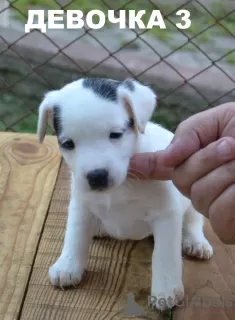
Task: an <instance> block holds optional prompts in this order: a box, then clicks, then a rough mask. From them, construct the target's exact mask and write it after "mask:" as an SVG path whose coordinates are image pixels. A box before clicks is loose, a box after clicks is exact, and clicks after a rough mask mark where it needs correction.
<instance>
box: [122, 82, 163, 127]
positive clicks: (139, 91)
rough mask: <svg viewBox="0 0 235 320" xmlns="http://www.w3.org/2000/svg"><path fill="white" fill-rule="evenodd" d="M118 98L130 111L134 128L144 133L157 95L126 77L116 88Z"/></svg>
mask: <svg viewBox="0 0 235 320" xmlns="http://www.w3.org/2000/svg"><path fill="white" fill-rule="evenodd" d="M117 94H118V97H119V99H120V100H121V102H122V103H124V104H125V106H126V107H127V108H128V111H129V112H131V114H132V116H133V120H134V122H135V126H136V128H137V129H138V130H139V131H140V132H141V133H144V131H145V126H146V124H147V122H148V121H149V120H150V119H151V117H152V114H153V111H154V109H155V106H156V102H157V96H156V94H155V93H154V92H153V91H152V89H150V88H149V87H147V86H145V85H142V84H141V83H140V82H138V81H134V80H131V79H126V80H125V81H123V83H122V84H121V85H120V86H119V88H118V90H117Z"/></svg>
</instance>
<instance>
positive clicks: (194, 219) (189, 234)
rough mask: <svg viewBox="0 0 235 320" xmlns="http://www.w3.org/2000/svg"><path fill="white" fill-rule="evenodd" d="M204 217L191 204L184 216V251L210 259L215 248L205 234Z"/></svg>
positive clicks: (193, 255)
mask: <svg viewBox="0 0 235 320" xmlns="http://www.w3.org/2000/svg"><path fill="white" fill-rule="evenodd" d="M203 225H204V217H203V215H202V214H200V213H199V212H197V211H196V210H195V209H194V208H193V206H190V208H189V209H188V211H187V212H186V214H185V216H184V224H183V244H182V247H183V252H184V253H185V254H186V255H188V256H191V257H197V258H199V259H210V258H211V256H212V255H213V248H212V246H211V245H210V243H209V242H208V240H207V239H206V238H205V236H204V232H203Z"/></svg>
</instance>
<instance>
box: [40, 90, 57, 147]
mask: <svg viewBox="0 0 235 320" xmlns="http://www.w3.org/2000/svg"><path fill="white" fill-rule="evenodd" d="M57 94H58V90H54V91H50V92H48V93H47V94H46V95H45V97H44V99H43V101H42V102H41V104H40V106H39V112H38V125H37V135H38V141H39V143H42V142H43V140H44V137H45V134H46V128H47V123H48V121H50V124H52V118H53V106H54V105H55V104H56V97H57Z"/></svg>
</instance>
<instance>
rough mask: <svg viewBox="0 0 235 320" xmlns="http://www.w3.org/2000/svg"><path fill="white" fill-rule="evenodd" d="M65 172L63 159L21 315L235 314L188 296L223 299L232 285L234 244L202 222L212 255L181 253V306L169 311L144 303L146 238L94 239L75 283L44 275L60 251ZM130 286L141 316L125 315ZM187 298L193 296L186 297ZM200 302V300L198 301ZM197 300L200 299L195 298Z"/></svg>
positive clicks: (25, 318)
mask: <svg viewBox="0 0 235 320" xmlns="http://www.w3.org/2000/svg"><path fill="white" fill-rule="evenodd" d="M68 201H69V175H68V171H67V169H66V166H65V165H64V164H62V167H61V169H60V174H59V176H58V180H57V183H56V187H55V190H54V193H53V197H52V201H51V205H50V209H49V214H48V217H47V220H46V224H45V228H44V231H43V235H42V238H41V241H40V245H39V249H38V252H37V257H36V260H35V264H34V268H33V272H32V276H31V279H30V283H29V288H28V291H27V294H26V297H25V301H24V305H23V309H22V314H21V320H31V319H32V320H121V319H125V320H127V319H133V318H134V319H145V320H151V319H158V320H159V319H168V320H170V319H172V320H175V319H177V320H188V319H190V320H198V319H200V320H213V319H216V320H228V319H235V311H234V308H233V307H221V306H220V307H216V306H215V307H214V306H210V305H209V306H208V305H207V306H203V305H201V306H194V305H191V304H190V302H191V300H192V299H195V298H199V299H201V301H202V302H204V304H205V303H206V299H205V298H206V297H207V298H209V299H211V300H210V301H212V298H213V297H214V299H217V300H215V301H218V297H221V298H222V299H224V300H225V301H227V302H228V301H230V300H231V299H232V298H233V292H234V291H235V278H234V276H235V246H225V245H223V244H221V242H220V241H219V239H218V238H217V237H216V236H215V235H214V234H213V232H212V230H211V228H210V227H209V226H208V223H207V224H206V234H207V236H208V238H209V239H210V241H211V242H212V244H213V246H214V249H215V255H214V257H213V258H212V260H211V261H208V262H207V261H203V262H201V261H198V260H196V261H193V260H188V259H184V285H185V295H186V297H185V301H184V306H179V307H178V308H176V309H174V310H173V314H172V316H173V317H171V316H170V314H169V313H168V314H164V315H163V314H160V313H158V312H156V311H152V310H151V309H150V308H148V295H149V294H150V281H151V255H152V249H153V245H152V243H151V241H150V240H144V241H140V242H132V241H125V242H119V241H115V240H111V239H102V240H95V241H94V242H93V244H92V246H91V248H90V259H89V267H88V272H87V274H86V276H85V278H84V279H83V281H82V282H81V283H80V285H79V286H78V288H77V289H70V290H65V291H62V290H59V289H55V288H53V287H52V286H51V285H50V284H49V281H48V275H47V273H48V268H49V266H50V265H51V264H52V263H54V262H55V260H56V259H57V257H58V256H59V255H60V252H61V248H62V245H63V238H64V232H65V224H66V218H67V207H68ZM129 292H133V293H134V295H135V301H136V302H137V303H138V304H139V306H141V307H143V309H144V312H143V315H142V316H140V317H126V316H123V310H124V308H125V305H126V302H127V294H128V293H129ZM190 299H191V300H190ZM202 302H201V304H202ZM199 303H200V300H199Z"/></svg>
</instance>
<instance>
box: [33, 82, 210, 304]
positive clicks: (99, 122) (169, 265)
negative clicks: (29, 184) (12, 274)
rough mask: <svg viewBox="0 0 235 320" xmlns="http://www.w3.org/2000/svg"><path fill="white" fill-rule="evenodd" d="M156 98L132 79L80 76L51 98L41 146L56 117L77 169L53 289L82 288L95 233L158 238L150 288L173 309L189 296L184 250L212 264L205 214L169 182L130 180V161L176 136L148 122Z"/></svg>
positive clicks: (66, 154) (44, 108)
mask: <svg viewBox="0 0 235 320" xmlns="http://www.w3.org/2000/svg"><path fill="white" fill-rule="evenodd" d="M155 105H156V95H155V94H154V92H153V91H152V90H151V89H150V88H149V87H147V86H144V85H142V84H141V83H139V82H137V81H134V80H130V79H127V80H125V81H122V82H121V81H115V80H108V79H80V80H77V81H74V82H72V83H70V84H68V85H66V86H64V87H63V88H62V89H60V90H55V91H51V92H49V93H47V94H46V96H45V98H44V100H43V102H42V103H41V105H40V108H39V121H38V136H39V141H40V142H42V141H43V138H44V136H45V130H46V123H47V120H49V119H51V120H52V123H53V126H54V129H55V131H56V134H57V137H58V143H59V146H60V150H61V153H62V155H63V158H64V159H65V161H66V163H67V165H68V167H69V168H70V170H71V172H72V181H71V184H72V185H71V199H70V204H69V210H68V211H69V212H68V220H67V228H66V233H65V239H64V247H63V250H62V253H61V256H60V257H59V259H58V260H57V261H56V263H55V264H54V265H53V266H51V267H50V269H49V278H50V281H51V283H52V284H53V285H55V286H61V287H66V286H70V285H76V284H77V283H78V282H79V281H80V280H81V278H82V275H83V273H84V270H85V269H86V268H87V262H88V253H89V245H90V244H91V242H92V238H93V236H95V235H96V236H97V235H98V236H102V235H109V236H111V237H114V238H116V239H120V240H122V239H132V240H140V239H143V238H145V237H148V236H150V235H153V237H154V250H153V256H152V291H151V295H152V296H154V297H155V298H156V300H157V299H159V298H164V299H166V300H165V301H166V304H165V307H162V300H161V305H159V304H158V301H157V302H156V307H157V308H158V309H164V308H168V307H173V306H174V305H176V304H177V303H178V302H180V301H181V300H182V299H183V296H184V287H183V283H182V256H181V249H182V247H183V251H184V252H185V253H186V254H188V255H191V256H195V257H198V258H201V259H209V258H210V257H211V256H212V254H213V250H212V247H211V245H210V244H209V242H208V241H207V239H206V238H205V236H204V233H203V217H202V215H201V214H199V213H198V212H196V211H195V210H194V208H193V207H192V205H191V202H190V201H189V200H188V199H186V198H185V197H184V196H182V195H181V194H180V193H179V192H178V190H177V189H176V188H175V187H174V185H173V183H172V182H171V181H149V180H137V179H136V180H135V179H127V172H128V166H129V161H130V158H131V156H132V155H133V154H134V153H136V152H138V153H140V152H154V151H157V150H162V149H165V148H166V147H167V146H168V145H169V143H170V141H171V140H172V138H173V134H172V133H171V132H169V131H167V130H166V129H164V128H162V127H161V126H158V125H157V124H154V123H151V122H149V120H150V118H151V116H152V113H153V111H154V108H155Z"/></svg>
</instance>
